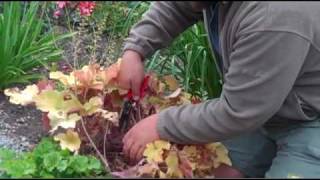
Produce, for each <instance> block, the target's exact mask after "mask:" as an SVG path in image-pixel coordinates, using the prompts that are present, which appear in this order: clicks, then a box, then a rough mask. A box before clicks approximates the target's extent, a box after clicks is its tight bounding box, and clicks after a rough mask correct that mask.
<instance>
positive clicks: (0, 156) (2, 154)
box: [0, 148, 16, 168]
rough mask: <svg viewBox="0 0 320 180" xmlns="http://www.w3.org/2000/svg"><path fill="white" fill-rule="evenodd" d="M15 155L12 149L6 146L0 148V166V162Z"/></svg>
mask: <svg viewBox="0 0 320 180" xmlns="http://www.w3.org/2000/svg"><path fill="white" fill-rule="evenodd" d="M15 157H16V153H15V152H14V151H13V150H10V149H7V148H1V149H0V168H1V162H3V161H6V160H9V159H14V158H15Z"/></svg>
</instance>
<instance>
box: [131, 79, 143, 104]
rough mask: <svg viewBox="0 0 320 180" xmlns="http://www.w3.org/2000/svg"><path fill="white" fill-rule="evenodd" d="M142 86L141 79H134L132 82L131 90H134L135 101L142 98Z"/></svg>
mask: <svg viewBox="0 0 320 180" xmlns="http://www.w3.org/2000/svg"><path fill="white" fill-rule="evenodd" d="M141 84H142V80H141V79H140V78H137V79H133V80H132V81H131V89H132V94H133V97H134V100H136V101H137V100H139V98H140V87H141Z"/></svg>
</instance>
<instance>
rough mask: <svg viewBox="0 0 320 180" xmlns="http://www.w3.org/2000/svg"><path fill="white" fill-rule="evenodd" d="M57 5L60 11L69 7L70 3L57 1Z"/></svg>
mask: <svg viewBox="0 0 320 180" xmlns="http://www.w3.org/2000/svg"><path fill="white" fill-rule="evenodd" d="M56 3H57V5H58V8H59V9H63V8H64V7H65V6H66V5H67V3H68V1H57V2H56Z"/></svg>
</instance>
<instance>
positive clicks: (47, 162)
mask: <svg viewBox="0 0 320 180" xmlns="http://www.w3.org/2000/svg"><path fill="white" fill-rule="evenodd" d="M61 160H62V157H61V155H60V153H58V152H52V153H49V154H45V155H43V165H44V167H45V168H46V169H47V170H48V171H49V172H52V171H53V170H54V169H55V168H58V164H59V162H60V161H61Z"/></svg>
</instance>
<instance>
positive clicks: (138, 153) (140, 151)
mask: <svg viewBox="0 0 320 180" xmlns="http://www.w3.org/2000/svg"><path fill="white" fill-rule="evenodd" d="M144 150H145V147H142V146H141V147H140V149H139V150H138V151H137V154H136V158H135V162H138V161H140V160H141V159H142V158H143V152H144Z"/></svg>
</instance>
